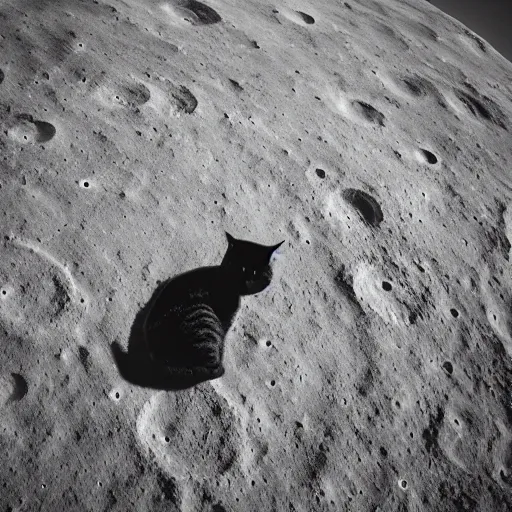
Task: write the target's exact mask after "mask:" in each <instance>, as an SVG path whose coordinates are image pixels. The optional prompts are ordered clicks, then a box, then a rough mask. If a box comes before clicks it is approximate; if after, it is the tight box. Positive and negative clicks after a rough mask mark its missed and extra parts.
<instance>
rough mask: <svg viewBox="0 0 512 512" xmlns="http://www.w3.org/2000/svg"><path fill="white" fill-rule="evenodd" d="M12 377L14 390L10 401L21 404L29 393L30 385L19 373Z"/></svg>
mask: <svg viewBox="0 0 512 512" xmlns="http://www.w3.org/2000/svg"><path fill="white" fill-rule="evenodd" d="M11 377H12V380H13V388H12V393H11V397H10V399H9V400H10V401H11V402H19V401H20V400H22V399H23V398H24V397H25V395H26V394H27V393H28V384H27V381H26V379H25V377H23V375H21V374H19V373H11Z"/></svg>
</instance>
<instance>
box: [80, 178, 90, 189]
mask: <svg viewBox="0 0 512 512" xmlns="http://www.w3.org/2000/svg"><path fill="white" fill-rule="evenodd" d="M80 186H81V187H82V188H89V187H90V186H91V184H90V182H89V181H87V180H82V181H80Z"/></svg>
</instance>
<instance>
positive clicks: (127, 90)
mask: <svg viewBox="0 0 512 512" xmlns="http://www.w3.org/2000/svg"><path fill="white" fill-rule="evenodd" d="M150 98H151V93H150V92H149V89H148V88H147V87H146V86H145V85H144V84H139V83H133V84H125V85H123V86H122V88H121V90H120V93H119V94H118V95H116V96H115V99H116V100H117V101H118V102H120V103H123V104H124V105H126V106H128V107H131V108H136V107H140V106H141V105H144V103H147V102H148V101H149V99H150Z"/></svg>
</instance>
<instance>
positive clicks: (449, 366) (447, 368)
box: [443, 361, 453, 375]
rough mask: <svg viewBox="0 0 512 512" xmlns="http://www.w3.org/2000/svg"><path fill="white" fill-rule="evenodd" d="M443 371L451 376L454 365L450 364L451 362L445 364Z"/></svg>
mask: <svg viewBox="0 0 512 512" xmlns="http://www.w3.org/2000/svg"><path fill="white" fill-rule="evenodd" d="M443 370H444V371H445V372H446V373H447V374H448V375H451V374H452V373H453V364H452V363H450V361H445V362H444V363H443Z"/></svg>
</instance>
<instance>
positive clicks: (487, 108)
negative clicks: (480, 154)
mask: <svg viewBox="0 0 512 512" xmlns="http://www.w3.org/2000/svg"><path fill="white" fill-rule="evenodd" d="M468 88H469V89H471V90H473V91H475V92H476V90H475V89H474V87H472V86H470V85H468ZM455 95H456V96H457V99H458V100H459V101H460V102H461V103H462V104H463V105H464V106H465V107H466V109H467V110H468V111H469V112H470V113H471V114H472V115H473V116H474V117H476V118H480V119H484V120H485V121H490V122H491V123H493V124H495V125H496V126H499V127H500V128H503V129H504V130H506V131H508V130H507V127H506V126H505V121H504V115H503V112H502V111H501V109H500V108H499V107H498V105H497V104H496V103H495V102H494V101H492V100H491V99H490V98H487V97H486V96H483V97H481V99H477V98H475V97H474V96H472V95H471V94H468V93H467V92H465V91H462V90H460V89H455Z"/></svg>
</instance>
